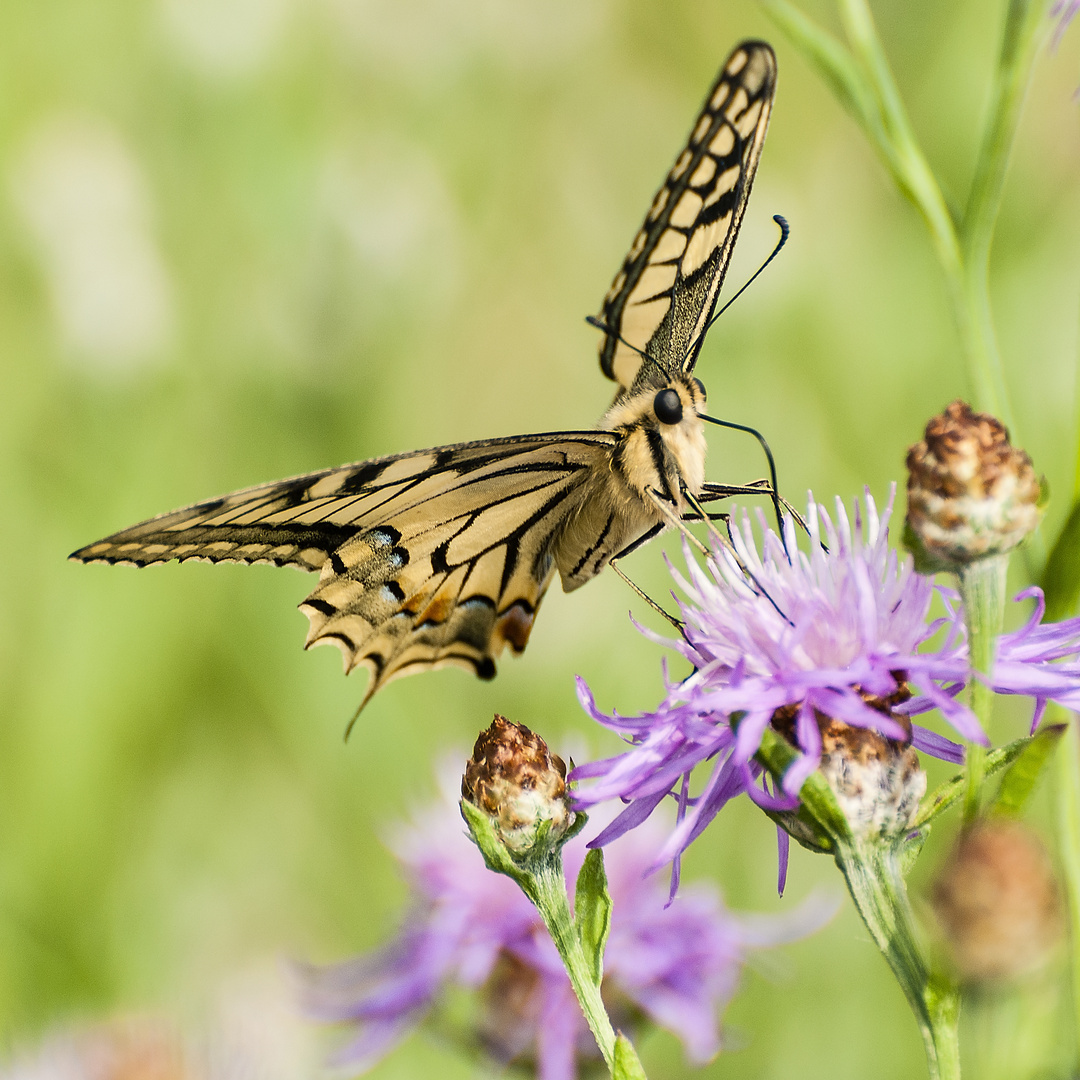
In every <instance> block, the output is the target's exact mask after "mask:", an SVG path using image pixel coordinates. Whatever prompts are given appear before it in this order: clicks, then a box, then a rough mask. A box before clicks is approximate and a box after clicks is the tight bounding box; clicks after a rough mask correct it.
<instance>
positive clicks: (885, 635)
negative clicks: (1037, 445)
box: [572, 493, 1080, 860]
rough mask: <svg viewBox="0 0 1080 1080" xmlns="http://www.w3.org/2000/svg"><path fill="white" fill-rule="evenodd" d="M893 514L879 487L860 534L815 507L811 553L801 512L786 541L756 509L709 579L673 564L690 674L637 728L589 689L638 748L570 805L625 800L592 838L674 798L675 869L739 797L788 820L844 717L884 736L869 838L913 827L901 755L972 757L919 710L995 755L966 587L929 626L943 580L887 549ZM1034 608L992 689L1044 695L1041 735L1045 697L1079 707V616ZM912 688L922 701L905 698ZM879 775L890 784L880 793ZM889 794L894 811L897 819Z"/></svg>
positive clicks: (1006, 646)
mask: <svg viewBox="0 0 1080 1080" xmlns="http://www.w3.org/2000/svg"><path fill="white" fill-rule="evenodd" d="M891 508H892V499H891V498H890V501H889V505H888V506H887V507H886V508H885V512H884V513H883V514H881V515H880V516H879V514H878V511H877V508H876V506H875V504H874V500H873V499H872V498H871V497H870V495H869V493H867V494H866V495H865V497H864V499H863V501H862V504H861V506H860V505H859V504H858V503H857V504H856V505H855V517H854V522H853V523H852V522H850V521H849V519H848V515H847V511H846V510H845V508H844V505H843V503H842V502H841V501H840V500H839V499H838V500H837V501H836V504H835V523H834V520H833V519H832V518H830V516H829V515H828V513H827V512H826V511H825V509H824V507H821V506H818V505H816V504H815V503H814V502H813V501H812V500H811V501H810V504H809V509H808V514H807V523H808V529H809V534H810V535H809V552H808V553H803V552H801V551H799V550H798V548H797V536H796V533H795V529H794V526H793V524H792V522H791V520H790V519H788V521H787V522H786V525H785V532H786V547H785V545H784V544H783V543H781V540H780V537H779V536H777V535H776V534H775V533H774V532H772V531H771V530H770V529H768V528H767V527H766V526H765V524H764V519H763V517H760V516H759V520H760V521H761V529H762V532H763V534H764V539H763V544H762V548H761V551H760V552H759V548H758V545H757V543H756V541H755V538H754V533H753V530H752V528H751V523H750V519H749V517H748V515H746V514H745V513H744V514H743V516H742V518H741V520H740V521H738V522H737V523H735V524H734V525H733V528H732V535H731V541H732V550H728V549H727V548H720V547H718V548H715V549H714V550H713V553H712V555H711V557H710V558H709V559H708V560H707V563H706V566H705V568H702V567H701V566H699V565H698V564H697V563H696V562H694V561H693V560H692V559H690V558H689V557H688V559H687V563H688V576H687V578H684V577H682V576H681V575H680V574H678V573H677V572H675V571H674V570H673V576H674V577H675V580H676V583H677V584H678V586H679V588H680V590H681V591H682V593H683V594H684V599H680V600H679V607H680V609H681V612H682V617H683V620H684V622H685V628H684V638H683V639H682V640H676V641H667V640H665V639H662V638H659V637H656V636H654V635H651V634H649V636H650V637H653V638H654V640H657V641H660V642H662V643H663V644H665V645H668V646H669V647H671V648H672V649H674V650H675V651H676V652H678V653H680V654H681V655H682V656H683V657H684V658H685V659H686V660H688V661H689V662H690V664H691V665H692V667H693V669H694V670H693V673H692V674H691V675H690V676H689V677H688V678H686V679H685V680H683V681H679V682H672V681H668V684H667V693H666V695H665V698H664V700H663V702H662V703H661V704H660V705H659V706H658V708H657V709H656V710H655V711H653V712H648V713H644V714H642V715H640V716H634V717H622V716H619V715H617V714H612V715H607V714H605V713H603V712H601V711H600V710H599V709H598V708H597V706H596V704H595V702H594V700H593V697H592V695H591V693H590V691H589V689H588V687H587V686H586V685H585V683H584V682H583V681H581V680H579V696H580V698H581V701H582V704H583V705H584V707H585V709H586V710H587V711H588V712H589V713H590V714H591V715H592V716H593V717H594V719H596V720H598V721H599V722H600V723H602V724H604V725H605V726H607V727H609V728H612V729H613V730H615V731H617V732H619V733H620V734H621V735H623V736H624V737H625V738H626V739H627V740H628V741H629V742H630V743H631V744H632V748H631V749H630V750H628V751H627V752H626V753H623V754H620V755H618V756H617V757H613V758H608V759H606V760H603V761H596V762H591V763H589V764H586V765H583V766H580V767H579V768H577V769H575V770H574V772H573V774H572V779H574V780H587V781H591V784H590V786H589V787H588V788H586V789H583V790H579V791H578V792H577V793H576V794H575V802H576V803H577V804H580V805H583V806H591V805H594V804H596V803H599V802H601V801H604V800H607V799H615V798H618V799H622V800H623V801H625V802H627V803H629V805H628V806H627V807H626V808H625V809H624V810H623V812H622V813H621V814H620V815H619V816H618V817H617V818H616V819H615V821H614V822H612V824H611V825H610V826H609V827H608V828H607V829H605V830H604V832H603V833H601V835H600V836H598V837H597V838H596V839H595V840H594V841H593V843H594V844H598V845H602V844H606V843H608V842H610V841H611V840H613V839H615V838H616V837H617V836H621V835H622V834H623V833H625V832H626V831H627V830H629V829H631V828H633V827H634V826H636V825H638V824H639V823H640V822H642V821H643V820H644V819H645V818H647V817H648V816H649V814H650V813H651V812H652V811H653V809H655V807H656V806H658V805H659V804H660V802H661V801H663V800H664V799H665V798H666V797H667V796H669V795H671V796H673V797H674V798H675V800H676V802H677V805H678V824H677V827H676V829H675V831H674V832H673V834H672V835H671V836H670V838H669V839H668V842H667V843H666V844H665V846H664V848H663V851H662V852H661V859H663V860H670V859H673V858H676V857H677V856H678V855H679V854H680V853H681V852H682V851H684V850H685V848H686V847H687V845H688V844H690V843H691V841H693V840H694V838H695V837H697V836H698V835H699V834H700V832H701V831H702V830H703V829H704V828H705V826H706V825H708V823H709V822H710V821H711V820H712V819H713V818H714V817H715V816H716V814H717V813H718V812H719V810H720V809H721V808H722V807H723V806H724V805H725V804H726V803H727V802H728V801H730V800H731V799H732V798H734V797H735V796H736V795H739V794H742V793H746V794H748V795H749V796H750V797H751V798H753V799H754V800H755V801H756V802H757V803H759V804H760V805H762V806H763V807H765V808H766V809H769V810H775V811H783V810H792V809H794V808H795V807H796V806H797V805H798V804H797V799H796V796H797V795H798V792H799V790H800V788H801V787H802V784H803V782H804V781H805V779H806V778H807V777H808V776H809V775H810V773H811V772H812V771H813V770H815V769H817V768H818V767H819V765H820V764H821V762H822V753H823V732H824V733H825V734H826V735H827V734H828V732H829V731H830V729H831V728H832V726H833V725H834V724H837V723H839V724H841V725H844V726H846V727H847V728H853V729H860V730H865V731H870V732H876V734H877V736H879V737H881V739H882V740H884V742H883V743H880V744H878V746H877V749H876V750H875V753H874V754H873V755H872V757H873V758H876V760H877V764H874V768H875V770H876V773H871V774H864V775H863V776H862V777H861V780H860V785H859V786H860V787H861V788H862V789H863V790H864V791H869V793H870V796H871V799H870V802H869V803H867V804H865V805H860V807H859V808H858V815H860V816H862V817H863V818H865V827H867V828H870V829H903V828H904V827H905V825H906V824H907V820H909V818H907V817H906V815H909V813H910V811H911V810H912V809H913V808H914V803H915V802H916V801H917V799H918V797H919V796H920V795H921V791H920V790H919V786H918V785H919V784H920V783H921V782H922V781H920V780H919V779H918V777H913V775H912V770H911V768H910V764H911V763H910V759H907V765H905V764H904V760H903V759H904V755H905V752H906V744H907V743H909V742H910V743H911V744H912V745H913V746H914V747H915V748H917V749H918V750H922V751H924V752H927V753H930V754H932V755H934V756H936V757H941V758H944V759H946V760H950V761H961V760H962V759H963V750H962V747H961V746H959V745H958V744H956V743H954V742H952V741H950V740H948V739H945V738H943V737H941V736H940V735H936V734H934V733H932V732H930V731H927V730H926V729H924V728H921V727H919V726H918V725H913V724H911V722H910V716H912V715H915V714H918V713H921V712H926V711H928V710H929V709H931V708H935V707H936V708H938V709H940V710H941V712H942V714H943V716H944V717H945V719H946V720H947V721H948V722H949V723H950V724H951V725H952V726H953V728H955V730H956V731H957V732H958V733H959V734H960V735H961V736H963V737H964V738H965V739H967V740H970V741H977V742H979V743H981V744H983V745H986V744H987V742H988V740H987V738H986V736H985V734H984V733H983V731H982V729H981V727H980V726H979V723H978V720H977V719H976V717H975V715H974V714H973V713H972V712H971V710H970V708H968V706H967V705H966V704H964V702H963V701H962V700H960V699H959V697H958V694H959V690H960V689H962V688H963V686H964V685H965V683H966V681H967V680H968V678H969V677H970V668H969V664H968V656H967V646H966V640H965V630H964V622H963V611H962V609H961V608H960V607H959V606H958V605H957V603H956V600H955V596H956V594H955V593H952V592H951V591H949V590H942V595H943V596H944V597H945V600H946V604H947V607H948V614H947V616H946V617H945V618H944V619H939V620H937V621H935V622H931V621H930V620H929V610H930V603H931V599H932V597H933V592H934V586H933V585H932V583H931V581H930V579H929V578H926V577H923V576H922V575H920V574H917V573H916V572H915V570H914V568H913V566H912V560H911V558H910V557H909V556H901V555H898V554H897V553H896V551H895V550H893V549H891V548H890V547H889V546H888V521H889V517H890V514H891ZM788 552H791V557H790V558H789V556H788ZM1032 598H1034V599H1035V600H1036V611H1035V614H1034V615H1033V617H1032V618H1031V619H1030V620H1029V621H1028V623H1027V625H1026V626H1024V627H1023V628H1022V629H1021V630H1019V631H1017V632H1015V633H1013V634H1006V635H1004V636H1002V637H1001V638H1000V639H999V641H998V661H997V664H996V665H995V667H994V674H993V689H994V690H995V691H997V692H998V693H1003V694H1025V695H1029V696H1031V697H1033V698H1034V699H1035V701H1036V708H1035V716H1034V718H1033V721H1032V725H1033V728H1034V726H1035V725H1036V724H1037V723H1038V720H1039V717H1040V716H1041V715H1042V709H1043V707H1044V706H1045V703H1046V701H1047V700H1050V699H1053V700H1056V701H1060V702H1061V703H1062V704H1066V705H1068V704H1069V703H1070V702H1074V703H1077V704H1080V665H1078V664H1077V662H1076V660H1077V656H1078V655H1080V620H1076V619H1074V620H1070V621H1068V622H1065V623H1059V624H1054V625H1048V626H1042V625H1039V623H1040V620H1041V617H1042V600H1041V593H1039V592H1038V590H1028V591H1027V592H1025V593H1021V594H1020V596H1019V597H1018V598H1017V599H1032ZM934 641H936V642H937V644H936V647H935V645H934ZM1063 661H1068V662H1063ZM911 688H914V689H915V690H916V691H917V692H918V696H917V697H915V698H914V699H911V700H909V699H910V698H911ZM769 725H772V726H773V727H774V728H779V729H780V730H782V732H783V733H784V734H785V735H786V736H787V737H788V739H789V740H790V741H791V743H792V744H793V745H794V746H795V747H796V749H797V750H798V751H799V752H800V755H801V756H800V758H799V760H798V761H796V762H795V764H793V765H792V766H791V768H789V769H788V771H787V773H786V774H785V776H784V779H783V784H782V786H781V787H780V789H779V790H776V791H771V790H770V789H769V787H768V786H767V783H766V781H765V779H764V778H763V777H762V769H761V767H760V765H758V764H757V762H756V761H755V758H754V755H755V754H756V753H757V751H758V749H759V747H760V744H761V739H762V736H763V733H764V731H765V729H766V727H768V726H769ZM852 737H853V736H852ZM890 744H891V748H890ZM841 749H842V747H841ZM848 749H849V751H850V747H849V748H848ZM835 751H836V747H835V746H834V747H832V748H831V752H833V753H835ZM883 755H884V756H883ZM890 755H891V756H892V759H891V763H890V760H889V759H890ZM857 758H858V755H853V754H851V753H850V752H849V753H848V754H847V763H848V764H850V763H852V762H853V761H854V762H855V763H856V764H857V763H858V762H857ZM707 761H711V762H712V767H711V772H710V774H709V776H708V778H707V779H706V780H705V782H704V785H703V786H702V788H701V790H700V791H699V792H698V793H697V794H696V795H691V788H690V776H691V772H692V770H693V769H694V768H695V767H696V766H697V765H699V764H702V763H704V762H707ZM871 763H872V764H873V762H871ZM875 775H876V776H878V777H880V778H884V779H886V780H888V783H889V785H891V789H890V790H888V791H886V792H885V798H884V800H882V799H881V798H880V797H879V792H878V790H877V789H878V788H879V786H880V785H879V784H878V782H877V781H876V780H875V779H874V776H875ZM835 786H836V785H835V784H834V787H835ZM890 801H891V803H892V804H893V805H894V806H895V810H896V812H895V813H894V814H892V815H891V816H890V815H889V813H887V808H888V805H889V804H890ZM848 816H849V820H851V818H852V815H851V813H850V811H849V813H848ZM853 824H854V823H853ZM782 843H786V841H784V840H782ZM785 850H786V849H785V848H783V847H782V856H783V853H784V851H785Z"/></svg>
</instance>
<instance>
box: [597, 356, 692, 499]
mask: <svg viewBox="0 0 1080 1080" xmlns="http://www.w3.org/2000/svg"><path fill="white" fill-rule="evenodd" d="M704 410H705V387H704V386H703V385H702V383H701V380H700V379H696V378H694V376H692V375H689V374H687V373H685V372H681V371H676V372H667V371H662V370H661V369H659V367H657V368H655V369H653V370H652V371H651V372H650V373H649V375H645V373H644V372H643V373H642V374H640V375H639V376H638V379H637V381H636V383H635V385H634V388H633V389H632V390H631V391H630V392H629V393H626V394H620V395H619V397H618V398H617V399H616V401H615V403H614V405H612V407H611V409H609V410H608V413H607V415H606V416H605V417H604V420H603V423H602V426H603V427H605V428H607V429H608V430H609V431H614V432H616V433H618V434H620V435H622V436H623V449H622V452H621V453H622V460H623V462H624V463H625V464H626V465H627V473H628V479H629V480H630V483H631V487H636V488H640V489H641V490H644V489H645V488H647V487H651V488H657V489H659V490H664V486H665V485H664V484H662V483H659V479H660V478H659V476H658V473H657V470H659V472H662V473H665V474H667V481H668V483H669V484H675V482H676V474H677V476H678V482H679V483H681V484H684V485H685V486H687V487H689V488H690V489H691V490H692V491H695V492H696V491H698V490H699V489H700V486H701V484H702V483H703V482H704V479H705V433H704V430H703V427H704V425H703V424H702V422H701V418H700V414H701V413H702V412H704ZM631 463H634V464H633V465H632V464H631Z"/></svg>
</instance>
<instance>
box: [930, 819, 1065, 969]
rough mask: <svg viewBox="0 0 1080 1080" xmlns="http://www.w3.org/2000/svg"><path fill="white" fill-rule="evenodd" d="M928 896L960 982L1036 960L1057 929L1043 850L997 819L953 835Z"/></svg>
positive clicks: (1058, 912) (1015, 825)
mask: <svg viewBox="0 0 1080 1080" xmlns="http://www.w3.org/2000/svg"><path fill="white" fill-rule="evenodd" d="M931 902H932V904H933V908H934V912H935V914H936V915H937V917H938V921H939V922H940V924H941V927H942V929H943V931H944V933H945V936H946V941H947V945H948V948H949V952H950V954H951V956H952V959H953V963H954V965H955V967H956V970H957V973H958V974H959V975H960V977H961V978H963V979H964V980H965V981H967V982H990V981H998V980H1004V979H1011V978H1015V977H1017V976H1019V975H1023V974H1025V973H1027V972H1029V971H1032V970H1034V969H1036V968H1038V967H1039V966H1041V965H1042V964H1043V963H1044V962H1045V961H1046V960H1047V959H1048V957H1049V955H1050V952H1051V950H1052V949H1053V946H1054V945H1055V944H1056V943H1057V941H1058V939H1059V938H1060V936H1061V934H1062V930H1063V912H1062V902H1061V895H1060V892H1059V890H1058V885H1057V880H1056V878H1055V876H1054V872H1053V869H1052V867H1051V865H1050V859H1049V856H1048V855H1047V853H1046V849H1045V848H1044V847H1043V845H1042V843H1041V842H1040V841H1039V839H1038V837H1037V836H1035V834H1034V833H1032V832H1031V831H1030V830H1029V829H1027V828H1026V827H1025V826H1023V825H1021V824H1020V823H1019V822H1017V821H1010V820H1006V819H1004V818H999V819H992V820H988V821H982V822H979V823H977V824H976V825H974V826H972V827H971V828H969V829H966V830H965V831H964V832H963V833H961V835H960V839H959V840H958V841H957V844H956V847H955V849H954V850H953V853H952V854H951V855H950V857H949V860H948V862H947V864H946V866H945V869H944V872H943V873H942V875H941V877H940V878H938V880H937V883H936V884H935V885H934V888H933V892H932V894H931Z"/></svg>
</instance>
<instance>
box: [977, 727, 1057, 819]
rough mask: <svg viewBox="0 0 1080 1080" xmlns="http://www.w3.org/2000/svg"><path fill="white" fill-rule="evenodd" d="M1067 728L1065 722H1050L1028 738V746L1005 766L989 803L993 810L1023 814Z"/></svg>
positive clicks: (1014, 815)
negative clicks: (999, 784) (996, 789)
mask: <svg viewBox="0 0 1080 1080" xmlns="http://www.w3.org/2000/svg"><path fill="white" fill-rule="evenodd" d="M1066 727H1067V725H1066V724H1051V725H1049V726H1047V727H1043V728H1040V729H1039V730H1038V731H1037V732H1036V733H1035V735H1034V736H1033V737H1032V738H1030V739H1028V740H1027V745H1026V746H1024V748H1023V749H1022V750H1021V751H1020V753H1019V754H1018V755H1017V756H1016V758H1015V759H1014V760H1013V761H1012V763H1011V764H1010V765H1008V766H1007V767H1006V769H1005V775H1004V776H1003V777H1002V778H1001V786H1000V787H999V788H998V791H997V795H995V796H994V798H993V801H992V802H991V803H990V806H989V810H990V812H991V813H993V814H1000V815H1002V816H1004V817H1019V816H1020V814H1021V813H1022V812H1023V809H1024V805H1025V804H1026V803H1027V801H1028V798H1029V797H1030V796H1031V793H1032V792H1033V791H1034V790H1035V787H1036V785H1037V784H1038V782H1039V777H1040V776H1041V775H1042V771H1043V769H1044V768H1045V767H1046V764H1047V762H1049V760H1050V757H1051V755H1052V754H1053V752H1054V749H1055V747H1056V746H1057V744H1058V743H1059V742H1060V741H1061V737H1062V735H1064V734H1065V729H1066Z"/></svg>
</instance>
